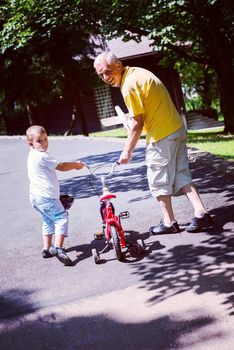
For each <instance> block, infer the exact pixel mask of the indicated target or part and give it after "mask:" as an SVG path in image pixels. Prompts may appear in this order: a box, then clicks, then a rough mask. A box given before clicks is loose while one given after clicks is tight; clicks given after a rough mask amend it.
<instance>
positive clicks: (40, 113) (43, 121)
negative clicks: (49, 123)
mask: <svg viewBox="0 0 234 350" xmlns="http://www.w3.org/2000/svg"><path fill="white" fill-rule="evenodd" d="M37 110H38V119H39V124H40V125H41V126H43V128H45V129H46V116H45V105H44V104H43V103H38V107H37Z"/></svg>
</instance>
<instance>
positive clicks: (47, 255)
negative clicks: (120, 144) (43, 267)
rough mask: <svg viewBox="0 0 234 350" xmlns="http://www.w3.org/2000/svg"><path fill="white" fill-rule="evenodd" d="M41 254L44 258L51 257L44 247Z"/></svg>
mask: <svg viewBox="0 0 234 350" xmlns="http://www.w3.org/2000/svg"><path fill="white" fill-rule="evenodd" d="M41 255H42V257H43V258H44V259H47V258H52V257H53V255H52V254H51V253H50V251H49V249H45V248H43V249H42V251H41Z"/></svg>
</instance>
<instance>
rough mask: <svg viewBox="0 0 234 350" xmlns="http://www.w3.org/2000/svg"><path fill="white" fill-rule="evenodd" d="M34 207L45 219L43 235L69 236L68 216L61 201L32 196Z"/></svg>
mask: <svg viewBox="0 0 234 350" xmlns="http://www.w3.org/2000/svg"><path fill="white" fill-rule="evenodd" d="M30 201H31V204H32V207H33V208H34V209H35V210H37V211H38V212H39V213H40V214H41V215H42V218H43V224H42V234H43V235H51V234H54V233H55V234H60V235H64V236H67V233H68V214H67V212H66V210H64V207H63V205H62V203H61V202H60V200H59V199H53V198H45V197H39V196H35V195H33V194H30Z"/></svg>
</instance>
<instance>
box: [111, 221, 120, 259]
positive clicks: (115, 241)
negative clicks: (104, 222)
mask: <svg viewBox="0 0 234 350" xmlns="http://www.w3.org/2000/svg"><path fill="white" fill-rule="evenodd" d="M110 232H111V238H112V242H113V247H114V249H115V256H116V258H117V259H118V260H119V261H121V260H122V251H121V246H120V240H119V235H118V232H117V230H116V227H115V226H110Z"/></svg>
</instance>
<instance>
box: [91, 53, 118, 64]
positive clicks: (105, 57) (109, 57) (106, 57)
mask: <svg viewBox="0 0 234 350" xmlns="http://www.w3.org/2000/svg"><path fill="white" fill-rule="evenodd" d="M101 61H106V62H107V63H108V64H113V63H117V62H119V59H118V58H117V57H116V56H115V55H114V54H113V53H112V52H110V51H105V52H102V53H100V55H98V56H97V57H96V58H95V60H94V63H93V66H94V68H95V67H96V66H97V65H99V64H100V62H101Z"/></svg>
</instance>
